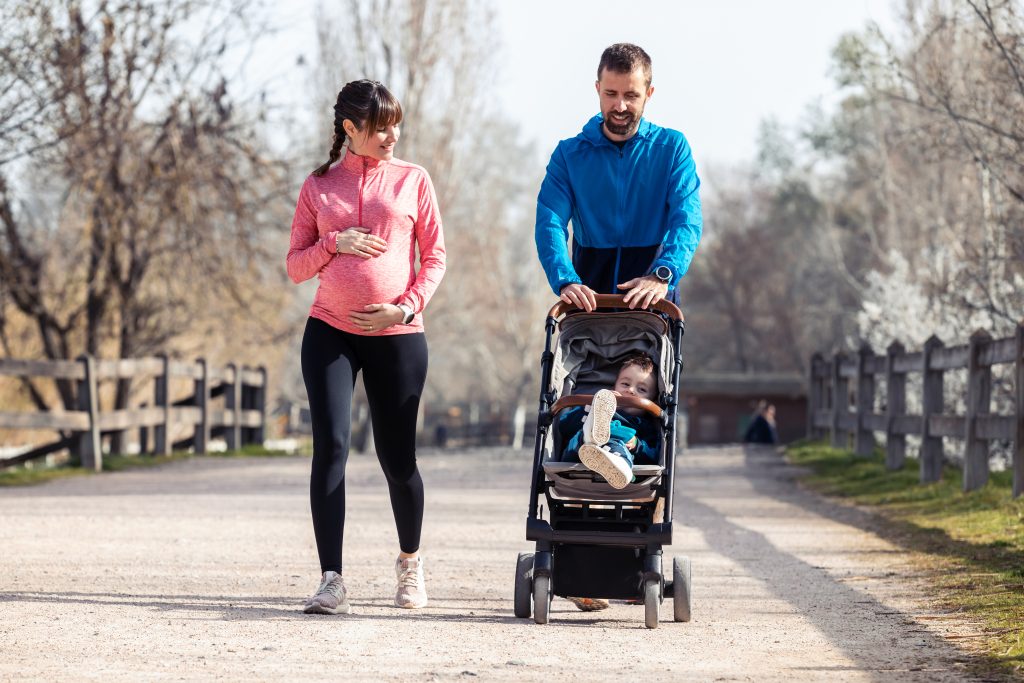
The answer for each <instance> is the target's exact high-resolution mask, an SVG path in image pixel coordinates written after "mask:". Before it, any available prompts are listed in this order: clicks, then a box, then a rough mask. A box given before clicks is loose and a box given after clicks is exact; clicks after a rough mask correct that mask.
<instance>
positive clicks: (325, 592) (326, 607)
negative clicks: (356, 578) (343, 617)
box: [303, 571, 351, 614]
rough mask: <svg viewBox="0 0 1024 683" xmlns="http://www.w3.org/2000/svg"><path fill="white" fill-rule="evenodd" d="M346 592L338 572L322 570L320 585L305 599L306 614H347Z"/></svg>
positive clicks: (348, 608) (348, 607)
mask: <svg viewBox="0 0 1024 683" xmlns="http://www.w3.org/2000/svg"><path fill="white" fill-rule="evenodd" d="M350 609H351V607H350V606H349V604H348V592H347V591H346V590H345V584H344V582H342V580H341V574H339V573H338V572H331V571H327V572H324V576H323V579H322V580H321V581H320V587H319V588H318V589H317V591H316V593H314V594H313V596H312V597H311V598H309V600H306V608H305V609H304V610H303V611H304V612H305V613H306V614H348V613H349V610H350Z"/></svg>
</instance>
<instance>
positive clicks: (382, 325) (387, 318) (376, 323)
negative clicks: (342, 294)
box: [348, 304, 405, 332]
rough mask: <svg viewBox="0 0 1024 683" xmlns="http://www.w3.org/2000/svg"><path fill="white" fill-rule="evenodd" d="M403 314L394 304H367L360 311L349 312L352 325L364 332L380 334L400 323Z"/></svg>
mask: <svg viewBox="0 0 1024 683" xmlns="http://www.w3.org/2000/svg"><path fill="white" fill-rule="evenodd" d="M404 317H405V313H404V312H403V311H402V309H401V308H399V307H398V306H396V305H394V304H368V305H366V306H364V307H363V310H362V311H349V316H348V319H349V320H351V321H352V324H353V325H355V326H356V327H358V328H359V329H361V330H365V331H366V332H380V331H381V330H386V329H387V328H389V327H391V326H392V325H396V324H398V323H400V322H402V319H403V318H404Z"/></svg>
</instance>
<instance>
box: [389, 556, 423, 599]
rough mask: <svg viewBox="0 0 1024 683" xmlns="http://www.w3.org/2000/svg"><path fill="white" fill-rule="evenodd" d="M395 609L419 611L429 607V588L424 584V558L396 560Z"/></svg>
mask: <svg viewBox="0 0 1024 683" xmlns="http://www.w3.org/2000/svg"><path fill="white" fill-rule="evenodd" d="M395 576H396V577H397V578H398V589H397V590H396V591H395V607H404V608H406V609H419V608H420V607H426V606H427V588H426V586H425V585H424V582H423V558H422V557H407V558H405V559H402V558H398V559H397V560H395Z"/></svg>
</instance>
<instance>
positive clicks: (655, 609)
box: [644, 579, 661, 628]
mask: <svg viewBox="0 0 1024 683" xmlns="http://www.w3.org/2000/svg"><path fill="white" fill-rule="evenodd" d="M660 616H661V582H660V581H655V580H654V579H648V580H647V581H645V582H644V626H646V627H647V628H658V618H659V617H660Z"/></svg>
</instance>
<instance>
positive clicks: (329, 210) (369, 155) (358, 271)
mask: <svg viewBox="0 0 1024 683" xmlns="http://www.w3.org/2000/svg"><path fill="white" fill-rule="evenodd" d="M401 121H402V107H401V105H400V104H399V102H398V100H397V99H395V97H394V95H392V94H391V93H390V92H389V91H388V89H387V88H385V87H384V86H383V85H381V84H380V83H378V82H376V81H368V80H361V81H353V82H351V83H348V84H346V85H345V87H344V88H342V90H341V92H340V93H339V94H338V100H337V103H336V104H335V105H334V141H333V144H332V146H331V152H330V158H329V160H328V161H327V163H325V164H324V165H323V166H321V167H320V168H318V169H317V170H315V171H314V172H313V174H312V175H310V176H309V177H308V178H306V181H305V182H304V183H303V185H302V190H301V191H300V192H299V200H298V205H297V206H296V208H295V218H294V220H293V221H292V231H291V247H290V249H289V250H288V259H287V263H288V275H289V276H290V277H291V279H292V280H294V281H295V282H296V283H298V282H303V281H304V280H308V279H310V278H312V277H314V276H316V277H317V278H319V281H320V283H319V287H318V289H317V292H316V298H315V299H314V301H313V306H312V308H311V309H310V312H309V320H308V321H307V323H306V330H305V334H304V336H303V338H302V376H303V379H304V381H305V384H306V393H307V394H308V396H309V408H310V415H311V419H312V425H313V464H312V473H311V476H310V485H309V498H310V507H311V508H312V513H313V533H314V535H315V537H316V545H317V552H318V554H319V556H320V571H321V573H322V574H321V579H320V585H319V588H318V589H317V591H316V593H315V594H314V595H313V596H312V597H310V598H309V599H308V600H307V601H306V606H305V612H306V613H309V614H344V613H347V612H348V611H349V602H348V595H347V592H346V590H345V584H344V582H343V580H342V539H343V535H344V528H345V463H346V461H347V460H348V449H349V441H350V439H349V437H350V432H351V407H352V391H353V387H354V385H355V380H356V376H357V375H358V374H359V372H360V371H362V373H363V384H364V386H365V388H366V397H367V401H368V403H369V407H370V417H371V421H372V424H373V437H374V443H375V445H376V448H377V458H378V460H379V461H380V465H381V468H382V469H383V470H384V475H385V476H386V477H387V482H388V489H389V493H390V496H391V507H392V510H393V511H394V515H395V525H396V526H397V528H398V545H399V549H400V551H401V552H400V553H399V555H398V559H397V560H396V561H395V573H396V575H397V581H398V586H397V588H396V591H395V605H397V606H398V607H406V608H418V607H423V606H425V605H426V604H427V592H426V588H425V586H424V580H423V560H422V559H421V558H420V556H419V549H420V530H421V527H422V524H423V481H422V480H421V479H420V473H419V470H418V469H417V467H416V444H415V437H416V418H417V413H418V409H419V402H420V394H421V393H422V391H423V383H424V380H425V379H426V375H427V341H426V338H425V336H424V333H423V319H422V313H423V309H424V307H426V305H427V302H428V301H430V297H431V296H432V295H433V293H434V291H435V290H436V289H437V286H438V284H439V283H440V282H441V278H442V276H443V275H444V269H445V250H444V238H443V236H442V232H441V216H440V213H439V211H438V207H437V198H436V197H435V195H434V188H433V185H432V184H431V181H430V176H429V175H427V172H426V171H425V170H424V169H423V168H421V167H419V166H416V165H415V164H410V163H407V162H405V161H401V160H399V159H396V158H395V157H394V148H395V144H396V143H397V142H398V138H399V124H400V123H401ZM346 141H347V142H348V144H347V146H346V147H344V148H343V145H344V143H345V142H346ZM417 249H418V251H419V270H418V271H417V270H416V268H415V263H416V254H417Z"/></svg>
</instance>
